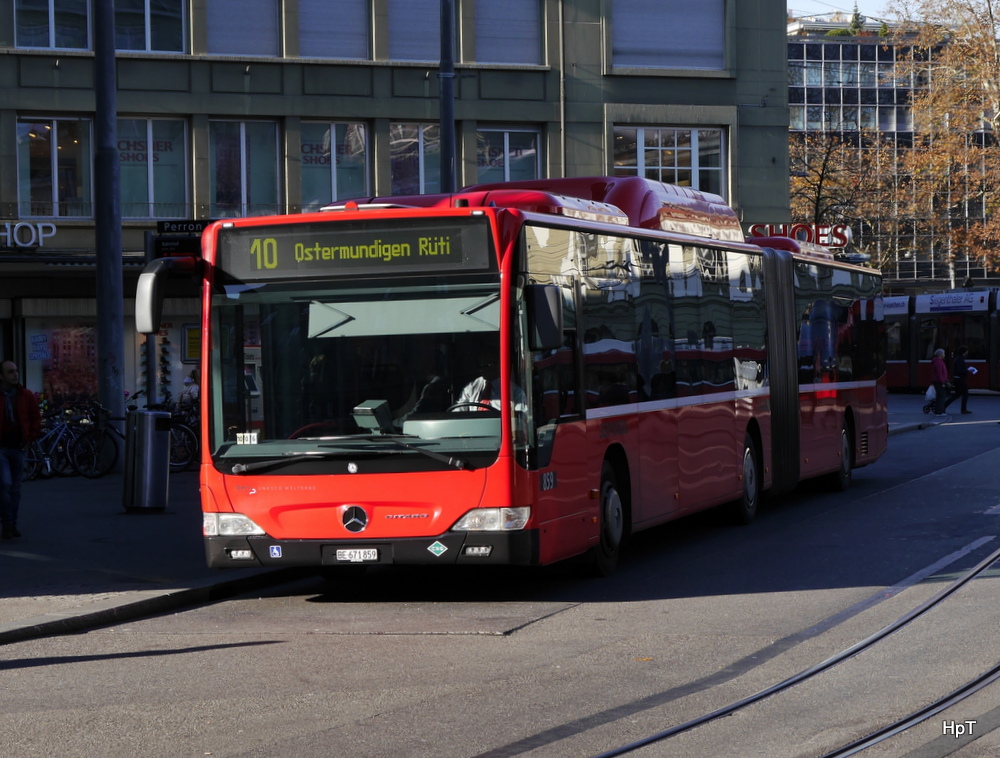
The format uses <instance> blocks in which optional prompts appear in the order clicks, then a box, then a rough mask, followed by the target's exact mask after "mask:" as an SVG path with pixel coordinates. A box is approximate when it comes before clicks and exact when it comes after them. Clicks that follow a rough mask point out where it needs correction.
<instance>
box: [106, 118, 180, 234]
mask: <svg viewBox="0 0 1000 758" xmlns="http://www.w3.org/2000/svg"><path fill="white" fill-rule="evenodd" d="M186 155H187V148H186V142H185V129H184V122H183V121H180V120H167V119H141V118H120V119H118V164H119V166H120V169H121V196H122V216H123V217H124V218H183V217H185V216H188V215H189V213H188V205H187V172H186V170H185V166H186V165H187V160H186Z"/></svg>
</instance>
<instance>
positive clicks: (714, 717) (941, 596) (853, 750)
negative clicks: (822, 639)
mask: <svg viewBox="0 0 1000 758" xmlns="http://www.w3.org/2000/svg"><path fill="white" fill-rule="evenodd" d="M998 561H1000V549H997V550H995V551H994V552H993V553H991V554H990V555H989V556H987V557H986V558H985V559H983V560H982V561H980V562H979V563H978V564H976V565H975V566H974V567H972V568H971V569H969V570H967V571H966V572H965V573H964V574H962V575H961V576H959V577H958V578H957V579H955V580H954V581H952V582H951V583H950V584H949V585H948V586H947V587H945V588H944V589H942V590H941V591H940V592H938V593H937V594H935V595H934V596H932V597H931V598H929V599H927V600H926V601H924V602H922V603H921V604H920V605H918V606H916V607H915V608H913V609H911V610H910V611H908V612H907V613H904V614H903V615H901V616H899V617H898V618H897V619H896V620H895V621H893V622H892V623H890V624H888V625H886V626H884V627H882V628H881V629H879V630H878V631H877V632H875V633H874V634H871V635H870V636H868V637H866V638H865V639H863V640H861V641H859V642H857V643H855V644H854V645H851V646H850V647H847V648H845V649H844V650H841V651H840V652H838V653H836V654H835V655H833V656H830V657H829V658H827V659H826V660H824V661H822V662H821V663H818V664H816V665H814V666H811V667H809V668H807V669H804V670H802V671H800V672H798V673H797V674H794V675H792V676H790V677H788V678H786V679H784V680H783V681H781V682H778V683H777V684H774V685H772V686H770V687H767V688H765V689H762V690H760V691H758V692H755V693H754V694H752V695H749V696H747V697H745V698H742V699H740V700H737V701H735V702H733V703H730V704H729V705H726V706H724V707H722V708H718V709H716V710H714V711H711V712H710V713H706V714H704V715H702V716H699V717H696V718H693V719H689V720H688V721H686V722H684V723H682V724H678V725H676V726H673V727H669V728H667V729H664V730H662V731H660V732H658V733H655V734H652V735H649V736H648V737H645V738H642V739H639V740H635V741H632V742H629V743H626V744H622V745H620V746H618V747H616V748H612V749H611V750H607V751H605V752H602V753H599V754H597V755H595V756H593V758H612V757H613V756H621V755H627V754H630V753H636V751H639V750H640V749H641V748H645V747H648V746H653V745H659V744H663V743H665V742H666V741H668V740H670V739H672V738H674V737H676V736H678V735H681V734H684V733H686V732H690V731H692V730H694V729H697V728H698V727H702V726H705V725H708V724H711V723H713V722H716V721H719V720H721V719H724V718H727V717H729V716H732V715H733V714H735V713H737V712H739V711H742V710H744V709H747V708H749V707H751V706H753V705H755V704H758V703H761V702H763V701H765V700H768V699H769V698H772V697H773V696H775V695H777V694H779V693H783V692H786V691H789V690H791V689H792V688H794V687H797V686H799V685H801V684H803V683H804V682H807V681H810V680H813V679H816V678H817V677H819V676H820V675H822V674H824V673H825V672H827V671H829V670H831V669H832V668H834V667H835V666H838V665H839V664H841V663H843V662H845V661H847V660H849V659H851V658H854V657H855V656H857V655H859V654H860V653H862V652H864V651H866V650H869V649H871V648H873V647H874V646H875V645H877V644H878V643H880V642H882V641H884V640H886V639H888V638H890V637H891V636H892V635H894V634H896V633H897V632H899V631H900V630H901V629H904V628H906V627H907V626H909V625H910V624H912V623H913V622H914V621H916V620H917V619H919V618H921V617H923V616H924V615H925V614H927V613H928V612H929V611H931V610H934V609H937V608H940V607H941V606H942V605H943V604H944V603H945V602H946V601H947V600H948V599H949V598H952V597H953V596H954V595H955V594H956V593H957V592H958V591H959V590H961V589H962V588H964V587H966V586H967V585H968V584H969V583H970V582H972V581H973V580H975V579H977V578H979V577H981V576H983V575H985V574H986V573H987V572H988V571H989V570H990V568H991V567H993V566H994V564H996V563H997V562H998ZM997 680H1000V663H997V664H995V665H993V666H991V667H989V668H988V669H986V670H985V671H983V672H982V673H981V674H979V675H977V676H975V677H973V678H970V679H969V680H967V681H965V682H963V683H962V684H961V685H960V686H958V687H955V688H952V689H951V690H950V691H948V692H947V693H946V694H943V695H941V696H939V697H937V698H935V699H934V700H933V701H931V702H930V703H926V704H923V705H921V706H920V707H918V708H914V709H913V710H912V711H911V712H909V713H907V714H906V715H904V716H902V717H900V718H897V719H895V720H894V721H892V722H891V723H888V724H885V725H884V726H881V727H880V728H878V729H875V730H873V731H871V732H870V733H868V734H866V735H865V736H863V737H860V738H857V739H852V740H850V741H849V742H846V743H844V744H841V745H839V746H838V747H836V748H834V749H832V750H828V751H826V752H822V753H820V754H817V758H846V756H852V755H856V754H857V753H860V752H861V751H862V750H866V749H868V748H870V747H872V746H875V745H878V744H880V743H883V742H885V741H887V740H890V739H892V738H893V737H896V736H898V735H900V734H902V733H903V732H904V731H906V730H907V729H910V728H912V727H913V726H915V725H917V724H921V723H923V722H925V721H927V720H928V719H931V718H932V717H934V716H938V715H940V714H943V713H947V712H948V711H949V709H953V708H955V706H957V705H959V704H961V703H962V702H964V701H965V700H966V699H968V698H971V697H972V696H974V695H976V694H978V693H979V692H981V691H982V690H984V689H985V688H987V687H989V686H990V685H992V684H994V683H995V682H997ZM993 721H995V719H984V720H983V722H984V723H983V725H984V727H986V725H987V724H990V727H989V728H997V727H998V726H1000V724H994V723H992V722H993ZM945 723H947V722H945ZM952 723H954V724H955V727H956V729H957V728H958V725H959V724H964V725H965V728H966V729H971V730H972V731H974V728H971V727H969V724H974V723H977V720H976V719H967V718H966V719H964V720H962V721H958V720H952ZM983 733H984V732H983V731H981V732H980V734H983ZM969 736H972V735H971V733H970V735H969ZM649 754H650V755H652V754H653V753H649Z"/></svg>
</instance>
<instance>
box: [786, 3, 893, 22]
mask: <svg viewBox="0 0 1000 758" xmlns="http://www.w3.org/2000/svg"><path fill="white" fill-rule="evenodd" d="M885 5H886V3H885V2H884V1H883V0H858V10H859V11H861V15H863V16H868V17H869V18H871V19H872V20H873V21H874V20H881V19H882V18H883V17H885ZM787 7H788V12H789V13H791V14H792V15H795V16H813V15H817V14H823V13H835V12H836V11H843V12H844V13H848V14H849V13H852V12H853V11H854V0H830V1H829V2H823V1H822V0H788V5H787Z"/></svg>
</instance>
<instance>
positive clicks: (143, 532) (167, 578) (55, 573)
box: [0, 395, 1000, 644]
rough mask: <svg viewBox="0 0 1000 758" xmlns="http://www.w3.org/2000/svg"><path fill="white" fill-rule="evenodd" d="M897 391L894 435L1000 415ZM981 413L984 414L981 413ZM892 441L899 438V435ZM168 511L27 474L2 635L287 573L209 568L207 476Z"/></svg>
mask: <svg viewBox="0 0 1000 758" xmlns="http://www.w3.org/2000/svg"><path fill="white" fill-rule="evenodd" d="M922 404H923V399H922V397H921V396H919V395H892V396H890V401H889V422H890V434H897V433H900V432H905V431H910V430H930V431H931V433H933V427H934V426H936V425H938V424H951V423H960V422H961V421H965V420H969V419H974V420H975V421H977V422H982V421H984V420H994V419H995V420H998V421H1000V395H975V396H973V398H972V399H971V401H970V404H969V407H970V409H972V410H973V415H972V416H964V417H963V416H958V415H955V416H947V417H944V418H943V419H938V418H934V417H932V416H928V415H925V414H924V413H923V412H922V411H921V406H922ZM977 414H978V415H977ZM890 444H891V442H890ZM168 495H169V497H168V500H167V502H168V505H167V507H166V508H165V509H162V510H150V509H142V508H140V509H133V510H131V511H129V512H126V510H125V508H124V506H123V478H122V476H121V475H114V476H109V477H105V478H102V479H96V480H92V479H81V478H79V477H67V478H55V479H48V480H36V481H32V482H27V483H26V484H25V486H24V492H23V496H22V507H21V519H20V525H19V526H20V530H21V532H22V534H23V535H24V536H23V537H22V538H21V539H18V540H7V541H4V542H2V543H0V577H2V579H0V644H4V643H8V642H14V641H19V640H25V639H30V638H34V637H40V636H46V635H52V634H59V633H64V632H70V631H76V630H79V629H83V628H87V627H89V626H94V625H99V624H103V623H117V622H120V621H122V620H124V619H129V618H135V617H139V616H144V615H148V614H151V613H159V612H164V611H167V610H171V609H172V608H177V607H182V606H186V605H190V604H192V603H196V602H199V601H202V600H207V599H209V598H216V597H222V596H225V595H226V594H229V593H236V592H240V591H243V590H245V589H247V588H249V587H251V586H254V585H257V584H260V583H264V582H274V581H280V580H283V579H284V578H287V576H288V572H287V571H285V572H279V571H270V570H263V569H246V570H236V571H217V570H211V569H209V568H207V567H206V565H205V560H204V553H203V547H202V538H201V511H200V506H199V503H198V478H197V474H196V473H194V472H184V473H181V474H173V475H171V477H170V481H169V492H168Z"/></svg>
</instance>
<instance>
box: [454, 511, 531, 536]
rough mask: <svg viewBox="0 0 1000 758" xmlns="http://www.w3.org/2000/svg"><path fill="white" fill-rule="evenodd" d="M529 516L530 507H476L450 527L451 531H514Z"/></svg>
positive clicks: (523, 523)
mask: <svg viewBox="0 0 1000 758" xmlns="http://www.w3.org/2000/svg"><path fill="white" fill-rule="evenodd" d="M529 518H531V508H530V507H528V506H524V507H521V508H476V509H475V510H474V511H469V512H468V513H466V514H465V515H464V516H462V518H460V519H459V520H458V523H457V524H455V526H453V527H452V528H451V530H452V531H453V532H516V531H517V530H518V529H524V526H525V524H527V523H528V519H529Z"/></svg>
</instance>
